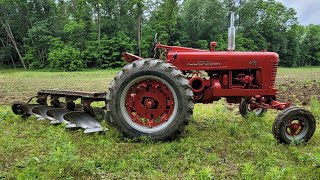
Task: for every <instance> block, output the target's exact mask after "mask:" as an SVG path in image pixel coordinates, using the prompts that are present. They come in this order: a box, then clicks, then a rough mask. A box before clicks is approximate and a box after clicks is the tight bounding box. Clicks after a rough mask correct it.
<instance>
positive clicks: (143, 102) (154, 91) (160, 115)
mask: <svg viewBox="0 0 320 180" xmlns="http://www.w3.org/2000/svg"><path fill="white" fill-rule="evenodd" d="M125 103H126V104H125V107H126V110H127V113H128V115H129V116H130V118H131V119H132V121H133V122H134V123H136V124H138V125H140V126H143V127H148V128H154V127H158V126H160V125H162V124H164V123H166V122H167V121H168V119H169V117H170V116H171V115H172V113H173V110H174V103H175V102H174V97H173V94H172V92H171V90H170V89H169V88H168V86H167V85H166V84H164V83H163V82H161V81H159V80H157V79H144V80H141V81H137V82H136V83H134V84H132V85H131V86H130V87H129V89H128V92H127V94H126V99H125Z"/></svg>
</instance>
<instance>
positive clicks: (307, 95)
mask: <svg viewBox="0 0 320 180" xmlns="http://www.w3.org/2000/svg"><path fill="white" fill-rule="evenodd" d="M277 88H278V95H277V100H278V101H283V102H290V103H291V104H292V105H309V104H310V99H311V98H312V97H315V98H316V99H317V100H318V101H320V83H319V82H312V83H300V84H299V83H295V82H286V83H281V84H278V86H277Z"/></svg>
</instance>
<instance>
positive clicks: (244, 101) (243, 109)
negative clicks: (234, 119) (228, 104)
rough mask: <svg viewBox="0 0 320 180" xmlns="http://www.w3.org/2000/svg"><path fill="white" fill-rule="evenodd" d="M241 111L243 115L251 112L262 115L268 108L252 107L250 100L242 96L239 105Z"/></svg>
mask: <svg viewBox="0 0 320 180" xmlns="http://www.w3.org/2000/svg"><path fill="white" fill-rule="evenodd" d="M239 111H240V114H241V116H242V117H246V116H247V115H248V114H249V113H253V114H254V115H256V116H259V117H262V116H264V114H265V113H266V112H267V109H265V108H261V107H257V108H255V109H251V108H250V103H248V100H247V99H246V98H242V100H241V103H240V105H239Z"/></svg>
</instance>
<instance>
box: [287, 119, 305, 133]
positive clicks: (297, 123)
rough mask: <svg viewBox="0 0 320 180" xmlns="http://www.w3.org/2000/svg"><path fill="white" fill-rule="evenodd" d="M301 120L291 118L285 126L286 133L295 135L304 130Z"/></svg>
mask: <svg viewBox="0 0 320 180" xmlns="http://www.w3.org/2000/svg"><path fill="white" fill-rule="evenodd" d="M304 126H305V125H304V122H303V121H302V120H291V121H290V122H289V123H288V124H287V126H286V133H287V134H288V135H290V136H297V135H299V134H300V133H301V132H302V131H303V130H304Z"/></svg>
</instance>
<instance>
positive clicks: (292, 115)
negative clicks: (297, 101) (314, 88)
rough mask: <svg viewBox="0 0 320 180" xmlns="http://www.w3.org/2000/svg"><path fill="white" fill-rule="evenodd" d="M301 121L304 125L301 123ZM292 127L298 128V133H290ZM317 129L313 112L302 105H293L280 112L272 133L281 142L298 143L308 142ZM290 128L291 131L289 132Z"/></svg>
mask: <svg viewBox="0 0 320 180" xmlns="http://www.w3.org/2000/svg"><path fill="white" fill-rule="evenodd" d="M300 121H301V124H302V127H301V125H300ZM292 122H293V123H292ZM297 122H298V123H297ZM290 126H293V127H290ZM291 128H296V131H297V132H298V134H295V135H293V134H289V133H290V132H291ZM315 129H316V121H315V118H314V117H313V115H312V114H311V112H310V111H308V110H306V109H304V108H302V107H294V106H293V107H289V108H287V109H285V110H283V111H282V112H280V113H279V114H278V116H277V117H276V119H275V121H274V123H273V126H272V133H273V135H274V137H275V138H276V139H277V140H278V141H279V142H280V143H283V144H290V143H294V144H298V143H303V142H304V143H306V142H308V141H309V140H310V138H311V137H312V135H313V133H314V131H315ZM288 130H290V131H289V132H288ZM291 133H294V132H291Z"/></svg>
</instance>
